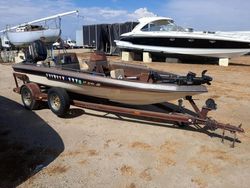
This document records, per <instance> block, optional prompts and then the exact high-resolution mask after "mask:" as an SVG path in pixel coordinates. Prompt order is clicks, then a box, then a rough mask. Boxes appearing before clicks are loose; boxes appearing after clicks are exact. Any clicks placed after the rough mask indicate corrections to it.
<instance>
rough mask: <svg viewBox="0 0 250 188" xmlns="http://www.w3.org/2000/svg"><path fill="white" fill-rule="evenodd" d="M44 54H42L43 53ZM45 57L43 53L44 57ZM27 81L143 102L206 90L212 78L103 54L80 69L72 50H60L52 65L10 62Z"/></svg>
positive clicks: (138, 102)
mask: <svg viewBox="0 0 250 188" xmlns="http://www.w3.org/2000/svg"><path fill="white" fill-rule="evenodd" d="M45 56H46V54H45ZM44 59H45V57H44ZM13 69H14V71H15V72H18V73H23V74H25V75H26V76H27V77H28V78H29V81H30V82H34V83H37V84H39V85H44V86H46V87H61V88H64V89H65V90H67V91H69V92H72V93H77V94H83V95H88V96H93V97H98V98H104V99H108V100H110V101H114V102H119V103H125V104H135V105H146V104H155V103H162V102H166V101H171V100H176V99H180V98H185V97H186V96H193V95H197V94H201V93H205V92H207V88H206V86H205V84H210V81H212V78H211V77H209V76H207V75H205V71H204V72H203V73H202V75H201V76H200V77H197V76H196V74H194V73H191V72H189V73H188V74H187V75H186V76H180V75H177V74H173V73H169V72H162V71H156V70H153V69H149V68H146V67H144V66H138V65H132V64H122V63H108V62H107V59H106V56H105V55H104V54H100V53H99V54H97V53H95V54H92V57H91V59H90V61H89V62H88V69H85V70H81V69H80V66H79V62H78V61H77V57H76V55H75V54H72V53H71V54H61V55H59V56H58V57H57V60H56V61H55V63H54V66H53V65H46V64H41V65H37V63H36V62H35V63H34V62H33V61H29V60H28V61H24V62H21V63H18V64H15V65H13Z"/></svg>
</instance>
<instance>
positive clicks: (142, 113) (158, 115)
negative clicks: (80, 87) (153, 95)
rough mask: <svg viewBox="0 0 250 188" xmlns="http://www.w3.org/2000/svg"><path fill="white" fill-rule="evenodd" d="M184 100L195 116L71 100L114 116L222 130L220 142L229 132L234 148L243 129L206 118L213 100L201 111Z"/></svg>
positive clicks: (75, 103)
mask: <svg viewBox="0 0 250 188" xmlns="http://www.w3.org/2000/svg"><path fill="white" fill-rule="evenodd" d="M186 100H188V101H189V102H190V104H191V105H192V107H193V109H194V110H195V112H196V113H195V114H196V115H190V114H185V113H181V112H175V113H162V112H153V111H147V110H138V109H131V108H125V107H120V106H111V105H106V104H97V103H92V102H84V101H79V100H73V105H75V106H78V107H82V108H87V109H93V110H100V111H105V112H111V113H114V114H127V115H132V116H137V117H147V118H153V119H159V120H166V121H173V122H177V123H178V124H182V125H194V126H195V127H196V128H197V129H203V130H211V131H214V130H216V129H222V131H223V133H222V136H221V137H222V142H224V139H225V131H229V132H230V133H232V134H233V140H232V145H231V147H234V146H235V142H236V141H237V137H236V133H244V132H245V131H244V129H243V128H241V125H239V126H234V125H231V124H224V123H219V122H217V121H216V120H214V119H212V118H211V117H208V116H207V115H208V112H209V111H211V110H215V109H216V104H215V102H214V100H213V99H208V100H207V101H206V105H205V106H204V107H202V109H201V110H200V109H199V108H198V107H197V105H196V104H195V102H194V100H193V99H192V97H187V98H186ZM181 108H182V107H181ZM180 111H181V110H180ZM199 125H202V126H203V127H200V126H199Z"/></svg>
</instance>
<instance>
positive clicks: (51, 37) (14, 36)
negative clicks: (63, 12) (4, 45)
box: [7, 29, 61, 46]
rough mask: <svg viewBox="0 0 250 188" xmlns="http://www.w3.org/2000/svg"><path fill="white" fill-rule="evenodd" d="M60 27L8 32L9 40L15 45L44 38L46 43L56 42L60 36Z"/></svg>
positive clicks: (26, 43)
mask: <svg viewBox="0 0 250 188" xmlns="http://www.w3.org/2000/svg"><path fill="white" fill-rule="evenodd" d="M60 33H61V30H60V29H45V30H38V31H23V32H12V31H9V32H7V37H8V39H9V41H10V42H11V43H12V44H13V45H15V46H23V45H28V44H30V43H32V42H34V41H36V40H40V39H41V38H43V39H44V42H46V43H53V42H55V41H56V40H57V39H58V37H59V36H60Z"/></svg>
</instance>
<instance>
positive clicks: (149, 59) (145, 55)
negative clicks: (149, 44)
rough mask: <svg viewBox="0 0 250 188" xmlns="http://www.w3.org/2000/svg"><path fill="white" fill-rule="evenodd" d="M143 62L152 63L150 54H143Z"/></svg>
mask: <svg viewBox="0 0 250 188" xmlns="http://www.w3.org/2000/svg"><path fill="white" fill-rule="evenodd" d="M143 62H144V63H151V62H152V57H151V54H150V53H149V52H143Z"/></svg>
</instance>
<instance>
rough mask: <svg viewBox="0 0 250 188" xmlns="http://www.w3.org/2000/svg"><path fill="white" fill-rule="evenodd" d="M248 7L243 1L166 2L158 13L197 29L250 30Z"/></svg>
mask: <svg viewBox="0 0 250 188" xmlns="http://www.w3.org/2000/svg"><path fill="white" fill-rule="evenodd" d="M249 7H250V1H245V0H238V1H234V0H227V1H225V0H209V1H203V0H189V1H186V0H168V1H166V2H165V6H163V8H162V10H161V11H160V12H161V14H165V15H167V16H170V17H172V18H173V19H175V20H176V21H177V22H178V23H180V24H182V25H184V26H188V27H190V26H192V27H195V28H197V29H209V30H250V22H249V20H250V14H249Z"/></svg>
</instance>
